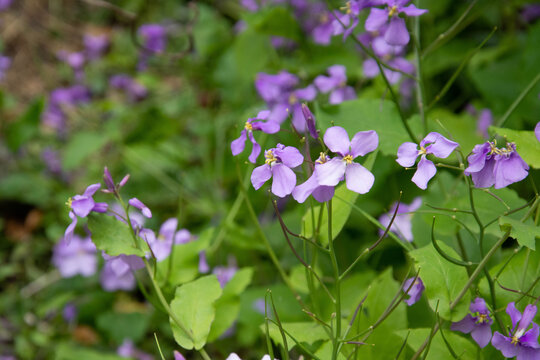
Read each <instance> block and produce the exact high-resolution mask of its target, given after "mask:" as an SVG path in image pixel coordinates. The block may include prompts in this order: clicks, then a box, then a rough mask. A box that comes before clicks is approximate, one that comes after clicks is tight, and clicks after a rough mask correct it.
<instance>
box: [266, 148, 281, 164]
mask: <svg viewBox="0 0 540 360" xmlns="http://www.w3.org/2000/svg"><path fill="white" fill-rule="evenodd" d="M264 157H265V158H266V160H265V161H264V162H265V163H266V164H268V165H272V164H273V163H275V162H276V161H277V160H278V159H277V158H276V157H275V156H274V152H273V151H272V150H266V151H265V152H264Z"/></svg>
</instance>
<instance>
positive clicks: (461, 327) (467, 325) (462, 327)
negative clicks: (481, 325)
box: [450, 314, 476, 334]
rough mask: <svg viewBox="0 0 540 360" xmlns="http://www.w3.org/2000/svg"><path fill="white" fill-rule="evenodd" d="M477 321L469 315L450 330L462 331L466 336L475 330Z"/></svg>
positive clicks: (454, 324)
mask: <svg viewBox="0 0 540 360" xmlns="http://www.w3.org/2000/svg"><path fill="white" fill-rule="evenodd" d="M475 325H476V323H475V321H474V319H473V317H472V316H471V314H467V315H466V316H465V317H464V318H463V319H461V320H460V321H458V322H455V323H452V325H451V326H450V330H452V331H461V332H462V333H464V334H468V333H470V332H471V331H473V329H474V328H475Z"/></svg>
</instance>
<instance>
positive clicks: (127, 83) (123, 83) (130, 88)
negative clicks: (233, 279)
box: [109, 74, 148, 102]
mask: <svg viewBox="0 0 540 360" xmlns="http://www.w3.org/2000/svg"><path fill="white" fill-rule="evenodd" d="M109 85H110V86H111V87H112V88H115V89H118V90H122V91H124V92H125V93H126V94H127V96H128V98H129V100H130V101H132V102H137V101H140V100H143V99H144V98H145V97H147V96H148V90H147V89H146V88H145V87H144V86H143V85H141V84H139V83H138V82H137V81H135V80H134V79H133V78H131V77H130V76H128V75H125V74H118V75H114V76H111V78H110V79H109Z"/></svg>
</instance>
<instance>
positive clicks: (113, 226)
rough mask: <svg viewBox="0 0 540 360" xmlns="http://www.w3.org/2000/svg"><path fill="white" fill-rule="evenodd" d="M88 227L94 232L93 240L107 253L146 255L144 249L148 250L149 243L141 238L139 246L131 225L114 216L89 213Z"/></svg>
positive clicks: (111, 254) (113, 254) (115, 254)
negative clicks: (130, 227)
mask: <svg viewBox="0 0 540 360" xmlns="http://www.w3.org/2000/svg"><path fill="white" fill-rule="evenodd" d="M88 228H89V229H90V232H91V233H92V241H93V242H94V244H95V245H96V247H97V248H98V249H99V250H103V251H105V253H106V254H107V255H110V256H118V255H122V254H124V255H136V256H141V257H143V256H144V254H145V253H144V251H143V250H148V245H146V243H143V241H142V240H140V239H138V240H139V248H137V247H136V246H135V244H134V243H133V236H132V233H131V230H130V229H129V227H128V226H127V225H126V224H124V223H123V222H121V221H118V220H116V219H115V218H114V217H112V216H108V215H104V214H94V213H92V214H90V215H88Z"/></svg>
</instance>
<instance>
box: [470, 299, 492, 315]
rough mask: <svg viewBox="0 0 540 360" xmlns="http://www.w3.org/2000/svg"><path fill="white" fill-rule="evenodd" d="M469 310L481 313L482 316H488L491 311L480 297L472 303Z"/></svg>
mask: <svg viewBox="0 0 540 360" xmlns="http://www.w3.org/2000/svg"><path fill="white" fill-rule="evenodd" d="M469 310H470V311H471V312H472V313H475V312H479V313H480V314H487V313H489V309H488V308H487V305H486V301H485V300H484V299H482V298H480V297H477V298H476V299H474V301H473V302H471V305H470V306H469Z"/></svg>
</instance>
